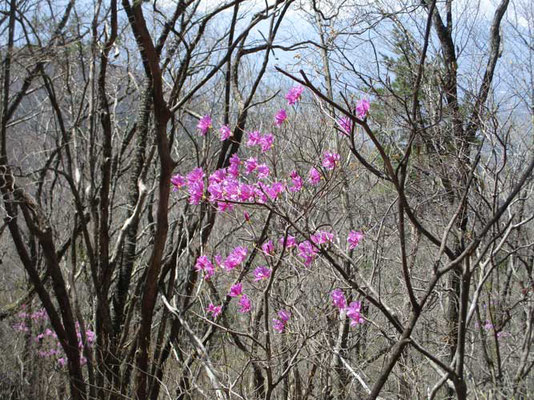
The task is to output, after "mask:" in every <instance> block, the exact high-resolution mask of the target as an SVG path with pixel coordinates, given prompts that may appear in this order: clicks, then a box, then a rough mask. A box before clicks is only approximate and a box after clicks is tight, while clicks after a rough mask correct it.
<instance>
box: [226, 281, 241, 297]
mask: <svg viewBox="0 0 534 400" xmlns="http://www.w3.org/2000/svg"><path fill="white" fill-rule="evenodd" d="M242 293H243V284H242V283H241V282H238V283H236V284H235V285H232V287H231V288H230V291H229V292H228V296H230V297H239V296H241V294H242Z"/></svg>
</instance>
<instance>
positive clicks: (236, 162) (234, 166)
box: [228, 153, 241, 178]
mask: <svg viewBox="0 0 534 400" xmlns="http://www.w3.org/2000/svg"><path fill="white" fill-rule="evenodd" d="M240 165H241V159H240V158H239V156H238V155H237V153H234V154H233V155H232V157H230V166H229V167H228V173H229V174H230V175H232V176H233V177H234V178H237V177H238V176H239V166H240Z"/></svg>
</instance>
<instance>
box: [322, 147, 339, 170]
mask: <svg viewBox="0 0 534 400" xmlns="http://www.w3.org/2000/svg"><path fill="white" fill-rule="evenodd" d="M339 160H340V156H339V154H337V153H331V152H329V151H327V152H326V153H324V155H323V167H325V168H326V169H334V168H335V167H336V164H337V162H338V161H339Z"/></svg>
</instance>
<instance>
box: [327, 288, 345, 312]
mask: <svg viewBox="0 0 534 400" xmlns="http://www.w3.org/2000/svg"><path fill="white" fill-rule="evenodd" d="M330 297H331V298H332V301H333V302H334V306H336V307H337V308H339V310H340V311H341V310H343V309H345V307H347V300H345V295H344V294H343V291H342V290H341V289H335V290H332V292H331V293H330Z"/></svg>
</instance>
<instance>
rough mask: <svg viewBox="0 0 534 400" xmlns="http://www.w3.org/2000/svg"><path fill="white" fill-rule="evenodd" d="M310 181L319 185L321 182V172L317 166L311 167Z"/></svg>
mask: <svg viewBox="0 0 534 400" xmlns="http://www.w3.org/2000/svg"><path fill="white" fill-rule="evenodd" d="M308 181H309V182H310V183H311V184H312V185H317V184H318V183H319V182H321V173H320V172H319V171H318V170H317V169H316V168H315V167H311V168H310V172H309V173H308Z"/></svg>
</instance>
